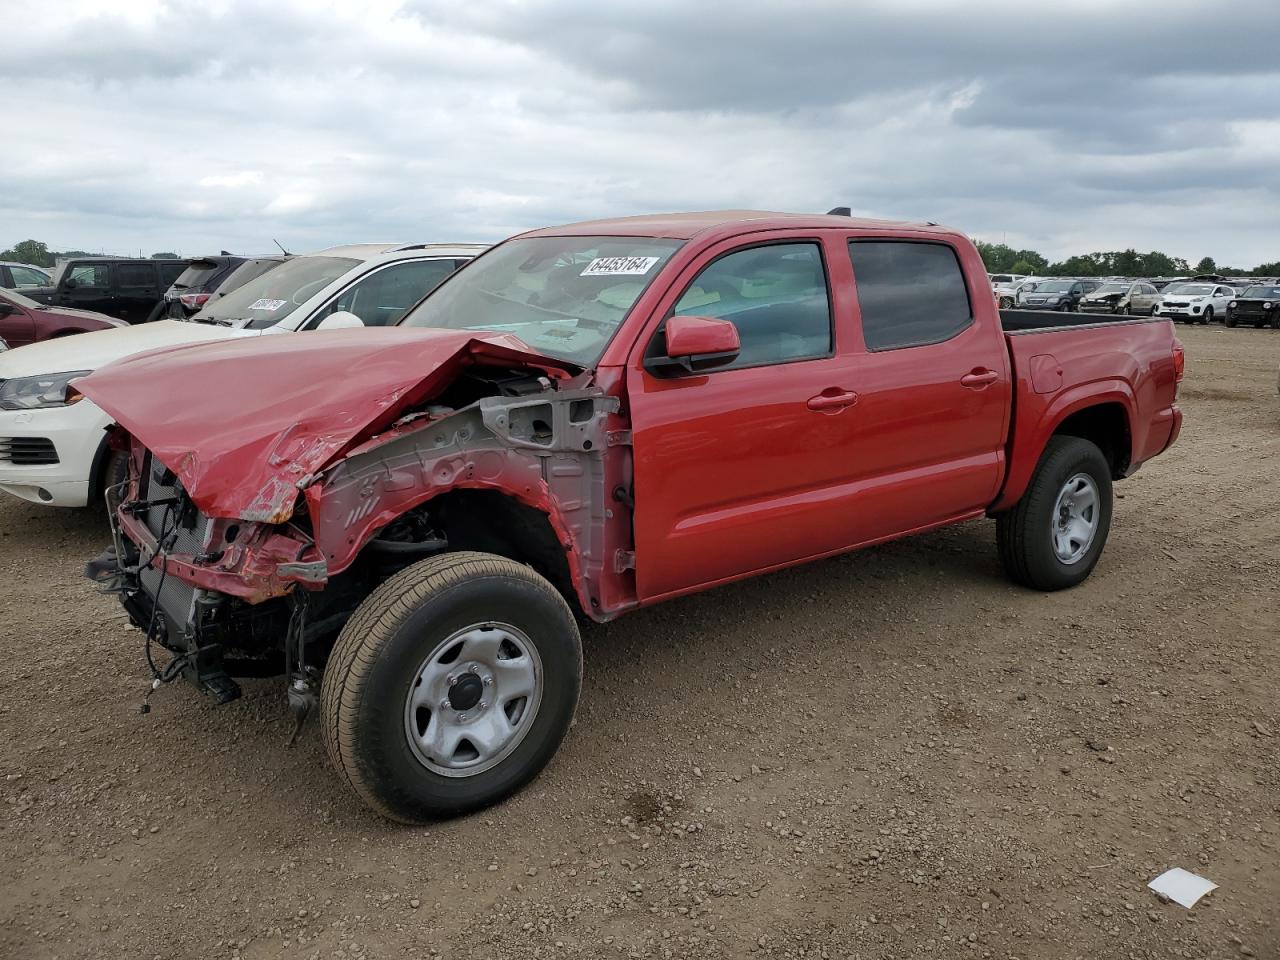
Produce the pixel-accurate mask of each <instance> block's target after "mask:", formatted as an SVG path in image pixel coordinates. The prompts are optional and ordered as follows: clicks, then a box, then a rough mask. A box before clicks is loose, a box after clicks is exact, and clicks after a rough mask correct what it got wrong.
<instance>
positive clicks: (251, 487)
mask: <svg viewBox="0 0 1280 960" xmlns="http://www.w3.org/2000/svg"><path fill="white" fill-rule="evenodd" d="M473 363H484V364H490V365H493V364H508V365H513V366H532V367H535V368H537V369H539V370H541V371H543V372H545V373H547V374H549V375H551V376H552V377H558V378H563V377H566V376H568V375H569V373H570V371H569V370H568V369H566V367H565V366H564V365H560V364H558V363H557V362H556V361H554V360H549V359H547V358H545V357H540V356H537V355H536V354H532V353H530V352H529V349H528V347H527V346H525V344H524V343H523V342H522V341H520V340H519V339H517V338H516V337H513V336H510V335H506V334H498V333H480V332H476V331H465V330H431V329H417V328H415V329H409V328H402V327H386V328H372V329H366V330H335V331H331V332H324V333H321V332H315V333H302V334H279V335H273V336H261V337H252V338H246V339H236V340H227V341H224V342H221V343H214V344H194V345H190V346H180V347H172V348H168V349H163V350H153V351H150V352H148V353H142V354H138V355H136V356H133V357H128V358H126V359H124V360H119V361H116V362H115V363H112V364H108V365H107V366H105V367H102V368H101V369H100V370H98V371H97V372H95V373H93V374H91V375H90V376H88V377H85V378H84V379H82V380H77V381H76V383H75V386H76V388H77V389H78V390H80V391H81V392H82V393H83V394H84V395H85V396H86V397H88V398H89V399H90V400H92V401H93V402H94V403H96V404H97V405H98V406H99V407H101V408H102V409H103V410H105V411H106V412H107V413H109V414H110V415H111V416H112V417H113V418H115V420H116V422H117V423H119V424H120V425H121V426H123V427H124V428H125V429H126V430H128V431H129V432H130V433H131V434H133V435H134V436H135V437H137V438H138V439H139V440H140V441H141V442H142V443H143V444H144V445H145V446H146V447H147V449H148V450H150V451H151V452H152V454H153V455H154V456H156V457H157V458H158V459H159V460H160V461H161V462H162V463H163V464H164V465H165V466H167V467H168V468H169V469H171V470H172V471H173V472H174V473H175V474H177V475H178V477H179V478H180V479H181V481H182V485H183V488H184V489H185V490H186V491H187V493H188V494H190V496H191V498H192V500H194V501H195V504H196V506H197V507H199V508H200V510H201V511H202V512H203V513H205V514H206V515H208V516H212V517H226V518H229V519H241V520H249V521H261V522H267V523H280V522H283V521H284V520H285V519H287V518H288V517H289V516H290V515H291V514H292V512H293V508H294V504H295V501H296V499H297V496H298V483H299V481H301V480H303V479H304V478H306V477H308V476H310V475H311V474H314V473H316V472H317V471H319V470H321V469H323V468H324V467H325V466H327V465H328V464H329V463H331V462H333V460H334V459H335V458H337V457H338V455H339V454H341V453H342V452H343V451H344V450H346V449H349V448H350V447H352V446H353V445H355V444H356V443H358V442H361V441H363V440H366V439H368V438H369V437H371V436H373V435H375V434H377V433H380V432H381V431H383V430H385V429H386V428H387V427H389V426H390V425H391V424H392V423H394V422H395V421H396V420H397V419H398V418H399V417H400V416H401V415H402V414H403V413H404V411H406V410H408V409H409V408H411V407H414V406H416V405H418V404H421V403H423V402H424V401H425V400H428V399H430V397H431V396H432V395H433V394H436V393H438V392H439V391H440V390H442V389H443V388H444V387H446V386H448V384H449V383H450V382H451V381H452V380H453V379H454V377H456V376H457V374H458V372H459V370H460V369H461V368H462V367H464V366H466V365H468V364H473Z"/></svg>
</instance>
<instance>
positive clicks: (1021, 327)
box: [1000, 310, 1153, 333]
mask: <svg viewBox="0 0 1280 960" xmlns="http://www.w3.org/2000/svg"><path fill="white" fill-rule="evenodd" d="M1151 319H1153V318H1151V317H1127V316H1122V315H1120V314H1105V313H1103V314H1098V313H1066V312H1064V311H1061V310H1001V311H1000V326H1001V327H1003V328H1004V332H1005V333H1026V332H1029V331H1036V330H1062V329H1064V328H1068V327H1110V326H1115V325H1116V324H1119V323H1124V324H1132V323H1141V322H1143V321H1144V320H1146V321H1149V320H1151Z"/></svg>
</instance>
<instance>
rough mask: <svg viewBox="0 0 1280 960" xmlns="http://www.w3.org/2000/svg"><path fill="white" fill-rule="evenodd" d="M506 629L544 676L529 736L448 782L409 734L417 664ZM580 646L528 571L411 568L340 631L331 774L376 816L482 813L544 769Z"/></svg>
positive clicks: (452, 560)
mask: <svg viewBox="0 0 1280 960" xmlns="http://www.w3.org/2000/svg"><path fill="white" fill-rule="evenodd" d="M489 620H504V621H508V622H510V623H511V624H512V626H515V627H518V628H519V629H520V630H521V631H522V632H523V633H524V634H525V635H526V636H527V638H528V639H529V641H530V642H531V643H532V644H533V645H534V646H535V647H536V649H537V653H538V657H539V659H540V660H541V664H542V668H543V686H542V694H541V699H540V702H539V704H538V707H537V713H536V715H535V718H534V720H533V722H532V725H531V726H530V727H529V729H528V732H527V734H526V735H525V736H524V738H523V739H522V740H520V741H519V743H518V745H517V746H516V747H515V748H514V750H513V751H512V752H511V753H510V755H508V756H507V757H506V758H505V759H503V760H501V761H500V762H499V763H498V764H497V765H496V766H494V767H492V768H490V769H486V770H484V771H483V772H480V773H476V774H474V775H472V776H461V777H450V776H444V775H442V774H440V773H437V772H434V771H432V770H430V769H428V767H427V766H425V765H424V764H423V763H422V762H421V761H420V760H419V759H418V758H417V756H416V755H415V754H414V752H413V750H412V748H411V747H410V744H409V739H408V736H407V734H406V732H405V719H404V718H405V703H406V698H407V696H408V694H409V690H410V688H411V686H412V684H413V682H414V680H415V671H416V668H417V667H418V666H419V664H420V663H421V662H422V661H423V658H425V657H427V656H428V654H429V653H430V651H431V650H432V649H433V648H434V647H435V646H437V645H438V644H439V643H441V642H442V641H444V640H445V639H447V638H448V637H449V635H450V634H451V633H453V632H455V631H456V630H458V629H460V628H462V627H465V626H467V625H469V624H472V623H479V622H484V621H489ZM581 688H582V641H581V638H580V637H579V634H578V627H577V623H576V622H575V620H574V617H573V613H572V612H571V611H570V609H569V605H568V604H567V603H565V601H564V598H563V597H562V596H561V595H560V594H559V593H558V592H557V591H556V589H555V588H554V587H553V586H552V585H551V584H550V583H549V582H547V580H545V579H544V578H543V577H541V576H539V575H538V574H537V573H535V572H534V571H533V570H532V569H530V568H529V567H526V566H524V565H523V564H519V563H516V562H515V561H512V560H508V559H506V558H504V557H498V556H494V555H493V554H486V553H469V552H467V553H464V552H459V553H448V554H444V555H441V556H438V557H432V558H430V559H427V560H423V561H420V562H419V563H415V564H414V565H413V566H411V567H407V568H406V569H404V570H402V571H400V573H398V574H396V575H395V576H393V577H391V578H390V579H389V580H387V581H386V582H385V583H383V584H382V585H381V586H380V587H378V589H376V590H375V591H374V592H373V593H372V594H370V595H369V597H368V598H367V599H366V600H365V601H364V602H363V603H362V604H360V606H359V607H358V608H357V609H356V612H355V614H354V615H353V616H352V617H351V619H350V620H349V621H348V622H347V625H346V626H345V627H344V628H343V630H342V633H341V635H340V636H339V637H338V641H337V643H336V644H335V645H334V648H333V652H332V654H331V655H330V657H329V662H328V665H327V667H326V669H325V673H324V680H323V684H322V687H321V694H320V714H321V722H322V725H323V737H324V744H325V749H326V750H327V751H328V754H329V759H330V761H331V762H332V764H333V767H334V769H335V770H336V771H337V772H338V774H339V775H340V776H341V777H343V778H344V779H345V780H346V782H347V784H348V785H349V786H350V787H351V789H352V790H354V791H355V793H356V794H357V795H358V796H359V797H360V798H361V799H362V800H364V801H365V802H366V803H367V804H368V805H369V806H371V807H372V808H373V809H374V810H376V811H377V812H378V813H380V814H382V815H383V816H385V817H388V818H390V819H392V820H398V821H400V822H401V823H409V824H420V823H424V822H427V821H431V820H437V819H440V818H444V817H450V816H456V815H459V814H464V813H469V812H471V811H473V810H478V809H480V808H482V807H486V806H488V805H490V804H492V803H495V802H497V801H498V800H500V799H502V798H503V797H505V796H507V795H509V794H511V793H514V792H515V791H516V790H518V789H520V788H521V787H522V786H524V785H525V784H526V783H528V782H529V781H530V780H532V779H533V778H534V777H535V776H537V775H538V773H539V772H541V770H542V769H543V767H545V766H546V765H547V763H548V762H549V761H550V760H551V757H552V756H553V755H554V754H555V752H556V749H557V748H558V747H559V746H560V742H561V741H562V740H563V739H564V736H565V734H566V733H567V732H568V730H569V726H570V724H571V723H572V722H573V714H574V710H575V709H576V708H577V704H578V694H579V692H580V691H581Z"/></svg>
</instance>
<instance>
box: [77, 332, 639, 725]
mask: <svg viewBox="0 0 1280 960" xmlns="http://www.w3.org/2000/svg"><path fill="white" fill-rule="evenodd" d="M366 335H367V334H366ZM299 339H302V338H299ZM459 355H461V356H462V362H461V363H449V364H448V365H449V375H448V376H440V375H438V373H439V371H440V370H441V369H442V368H443V367H444V366H445V365H446V364H445V362H444V361H442V362H440V363H438V364H436V365H433V368H432V371H431V372H429V373H428V374H427V375H426V376H427V378H429V379H431V388H430V389H429V390H426V389H420V386H421V385H420V384H405V385H403V386H399V387H397V389H396V390H395V391H394V396H395V397H396V398H397V400H396V403H395V404H394V406H392V405H388V404H386V403H383V402H378V403H374V404H371V405H370V406H371V407H372V408H373V413H374V414H376V416H375V415H373V414H370V415H368V416H366V415H364V414H363V413H362V414H361V416H360V417H356V416H354V415H352V413H351V410H352V404H351V403H350V401H349V399H348V400H346V401H343V402H344V404H345V406H344V407H343V409H342V410H341V411H334V412H332V413H331V416H329V417H328V418H325V417H322V416H318V415H317V414H316V411H315V410H314V409H312V410H311V414H312V417H311V420H310V423H311V424H320V425H321V426H320V427H319V428H316V427H312V426H307V427H306V428H304V429H299V428H298V426H297V422H296V421H295V422H294V423H293V424H292V425H290V426H289V427H288V428H287V429H283V430H279V431H278V432H277V433H275V434H274V435H270V436H268V435H265V434H264V435H259V434H258V433H253V434H251V435H250V436H249V443H252V444H254V445H255V446H256V449H258V450H260V451H265V452H264V453H261V454H260V455H258V456H257V457H255V458H254V459H253V461H252V462H251V463H249V464H248V465H247V466H246V467H245V471H244V472H245V474H247V475H250V476H253V477H255V478H256V481H255V484H256V485H254V486H251V487H248V488H233V487H230V486H228V485H227V484H226V483H225V480H222V482H221V485H220V486H219V483H218V482H216V481H219V480H220V479H221V478H222V477H225V475H226V474H227V470H228V468H229V467H231V466H234V464H233V463H232V461H233V458H234V455H235V454H236V453H237V452H238V451H239V450H242V449H243V448H244V447H245V446H246V442H245V438H244V436H239V437H237V438H236V442H235V443H234V444H233V443H230V442H228V441H226V440H225V439H224V437H225V433H226V431H225V429H224V430H223V435H224V436H222V437H217V438H211V439H210V440H209V441H208V442H207V443H205V444H203V445H202V444H201V443H200V442H199V440H197V439H190V440H189V441H188V443H187V445H186V446H185V448H178V447H176V446H174V444H173V443H172V442H169V440H168V438H167V437H166V436H165V435H164V434H163V433H162V432H158V431H156V432H155V433H156V439H157V440H158V442H159V444H160V446H161V448H162V449H163V450H164V456H163V457H162V456H161V455H160V454H159V453H158V452H157V450H156V449H153V447H152V445H151V444H152V442H153V438H152V437H150V436H148V428H147V425H146V424H145V423H143V422H142V421H141V418H140V417H138V416H136V415H130V413H129V411H127V410H126V409H124V407H123V405H120V404H116V408H115V409H112V403H113V398H112V396H111V393H110V390H109V385H107V388H103V387H102V386H101V385H97V386H96V387H95V384H93V383H92V382H87V383H86V385H85V386H86V389H85V393H86V395H87V396H90V397H91V399H94V400H95V401H96V402H99V405H101V406H104V408H106V409H108V412H111V413H112V414H113V416H115V417H116V418H117V420H118V421H119V422H120V423H121V424H122V426H120V427H116V428H114V433H113V437H112V443H113V445H115V446H116V447H117V448H118V449H126V450H127V451H128V463H129V472H128V479H127V480H126V481H125V482H124V483H122V484H121V485H120V486H119V487H118V488H113V489H112V490H111V491H110V492H109V495H108V503H109V507H110V509H109V513H110V517H111V524H112V545H111V547H110V548H108V550H107V551H105V552H104V553H103V555H101V556H100V557H98V558H97V559H95V560H94V561H92V562H91V563H90V564H89V565H88V568H87V570H86V573H87V575H88V576H89V577H91V578H92V579H94V580H96V581H97V582H98V583H99V584H100V585H101V586H102V587H103V589H105V590H109V591H112V592H115V593H117V594H118V595H119V596H120V599H121V602H122V603H123V605H124V607H125V609H126V610H127V611H128V613H129V617H130V620H131V622H132V623H133V624H134V625H135V626H137V627H138V628H139V629H140V630H142V631H143V632H144V634H145V638H146V644H147V646H148V649H149V648H150V646H151V645H152V644H156V645H159V646H161V647H164V648H165V649H166V650H168V651H169V652H170V653H171V654H172V660H171V661H170V662H169V663H168V664H167V665H166V666H165V668H164V669H163V670H161V669H157V668H156V667H155V666H154V663H153V665H152V672H153V676H154V677H155V685H158V684H159V683H161V682H164V681H165V680H168V679H173V678H175V677H176V676H178V675H182V676H184V677H186V678H187V679H188V680H190V681H192V682H194V683H195V684H196V685H197V686H198V687H199V688H200V689H202V690H203V691H205V692H206V693H208V694H209V695H211V696H212V697H213V698H214V699H215V700H216V701H218V702H227V701H229V700H233V699H235V698H236V697H238V696H239V695H240V687H239V685H238V684H237V683H236V680H235V679H234V678H236V677H245V676H269V675H277V674H284V675H285V676H286V677H287V678H288V681H289V695H290V702H291V705H292V706H293V708H294V712H295V716H296V717H297V718H298V721H299V726H300V724H301V721H302V719H304V718H305V716H306V713H307V712H308V710H309V708H310V706H311V705H312V704H313V703H314V700H315V695H316V690H317V680H318V678H319V675H320V669H321V668H322V667H323V664H324V662H325V659H326V658H327V656H328V652H329V650H330V649H331V647H332V645H333V643H334V641H335V639H336V638H337V635H338V633H339V632H340V631H341V629H342V627H343V625H344V624H345V623H346V621H347V620H348V619H349V618H350V616H351V614H352V613H353V612H354V610H355V609H356V607H357V606H359V604H360V603H361V602H363V600H364V599H365V598H366V597H368V596H369V594H370V593H372V592H373V591H374V590H375V589H377V587H378V586H379V585H380V584H381V583H383V582H384V581H385V580H386V579H388V578H389V577H391V576H393V575H394V574H395V573H397V572H398V571H399V570H402V569H404V568H405V567H407V566H409V565H411V564H413V563H415V562H417V561H419V560H421V559H424V558H426V557H429V556H432V555H433V554H436V553H440V552H443V551H445V550H451V549H484V550H489V551H491V552H497V553H502V554H504V555H506V556H510V557H513V558H515V559H518V560H521V561H523V562H526V563H528V564H529V565H530V566H533V567H534V568H535V569H538V570H539V572H542V573H544V574H545V575H546V576H547V578H548V579H549V580H551V581H552V583H554V584H555V585H556V586H557V587H558V588H559V589H560V590H561V591H562V593H564V594H565V595H566V596H569V597H571V598H572V599H575V600H577V602H578V603H579V604H580V606H581V607H582V608H583V609H584V610H585V611H586V612H588V613H589V614H590V615H595V616H600V617H601V618H604V614H603V612H602V610H601V596H602V594H601V590H600V587H601V585H602V582H603V581H606V580H607V581H609V584H608V590H607V592H606V593H605V594H604V597H605V603H604V606H605V609H606V610H610V609H615V608H617V607H619V606H621V605H624V603H622V602H619V594H620V593H621V594H629V595H633V594H631V591H630V590H629V589H627V588H626V586H625V585H624V587H623V588H622V589H621V590H620V589H619V588H618V587H617V586H616V583H615V581H617V580H618V579H619V577H622V578H623V579H624V580H625V578H626V574H625V572H624V571H623V570H621V569H618V568H617V565H616V557H615V559H614V561H611V562H606V555H608V556H611V557H613V556H614V555H615V554H617V555H629V554H627V551H626V550H624V549H615V548H616V547H618V546H621V547H629V545H630V535H629V530H630V510H629V505H628V503H627V500H628V498H627V497H625V496H624V497H617V496H614V497H613V498H612V499H611V500H610V498H607V497H606V495H605V491H606V490H615V491H616V490H618V489H622V490H624V492H625V490H629V480H627V479H626V478H625V477H620V476H619V475H617V474H618V470H619V469H622V466H621V465H622V464H624V463H625V466H626V470H627V471H628V472H629V457H626V458H617V459H616V462H614V461H610V463H609V464H608V465H607V464H606V458H605V453H606V451H607V449H608V448H609V447H610V446H611V445H617V444H618V443H622V442H625V437H627V436H628V435H627V434H625V431H619V430H617V429H616V428H617V426H618V421H617V414H618V408H619V401H618V400H617V398H616V397H612V396H609V395H607V394H606V391H605V390H603V389H602V388H601V387H600V386H598V385H595V384H593V383H591V382H590V377H589V375H577V374H576V372H575V371H571V370H559V371H549V370H548V369H547V368H546V367H545V366H544V365H542V364H538V365H536V366H534V365H525V364H519V365H517V364H516V363H513V361H515V360H522V359H524V358H522V357H519V356H518V355H517V354H515V352H514V351H512V350H511V348H510V347H509V346H506V345H504V344H497V345H495V344H484V343H481V344H480V345H479V349H477V348H476V345H475V343H474V342H473V343H468V344H467V345H465V346H463V347H462V348H460V350H459V352H458V353H455V354H454V355H452V357H451V359H452V360H456V359H457V358H458V356H459ZM530 366H533V369H530ZM419 376H422V374H421V372H420V373H419ZM313 406H314V405H313ZM256 422H257V421H255V423H256ZM335 422H336V423H341V424H342V425H343V428H344V429H343V431H341V432H340V431H338V430H336V429H335V428H334V423H335ZM223 425H224V426H225V417H224V421H223ZM219 442H221V443H223V444H224V445H225V446H224V447H220V446H219ZM318 446H323V447H324V448H325V450H326V451H327V453H326V455H325V457H326V458H325V459H323V460H320V459H318V458H317V456H315V455H314V451H315V450H316V449H317V447H318ZM166 461H167V462H166ZM193 465H195V466H193ZM197 466H198V469H196V467H197ZM175 467H176V468H177V469H175ZM219 471H222V473H221V474H220V473H219ZM211 478H212V479H211ZM619 480H621V481H622V482H621V483H619ZM188 487H191V489H188ZM211 490H213V491H214V493H213V494H211V492H210V491H211ZM214 494H216V495H214ZM607 501H608V502H607ZM611 530H616V531H618V533H617V534H612V533H611V532H610V531H611ZM623 531H625V533H623ZM620 537H622V538H624V539H620ZM624 600H625V598H624Z"/></svg>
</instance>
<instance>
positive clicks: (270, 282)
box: [191, 257, 360, 330]
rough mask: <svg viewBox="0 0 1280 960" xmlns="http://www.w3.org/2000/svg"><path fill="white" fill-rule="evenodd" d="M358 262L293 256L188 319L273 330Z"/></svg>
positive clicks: (213, 301) (335, 258) (211, 302)
mask: <svg viewBox="0 0 1280 960" xmlns="http://www.w3.org/2000/svg"><path fill="white" fill-rule="evenodd" d="M359 262H360V261H358V260H352V259H351V258H349V257H294V258H293V259H292V260H290V261H288V262H287V263H282V264H280V266H278V267H276V268H275V269H273V270H271V271H269V272H268V273H264V274H263V275H262V276H260V277H258V278H256V279H254V280H250V281H249V282H248V283H246V284H245V285H244V286H242V287H240V288H238V289H236V290H232V291H231V292H230V293H228V294H227V295H226V296H225V297H219V298H217V299H216V300H210V301H209V302H208V303H207V304H205V307H204V309H203V310H201V311H200V312H199V313H197V314H196V315H195V316H193V317H192V318H191V319H192V320H195V321H197V322H202V323H222V324H228V325H230V326H243V327H248V328H249V329H251V330H265V329H266V328H267V327H274V326H275V325H276V324H277V323H279V322H280V321H281V320H283V319H284V318H285V317H287V316H289V315H290V314H291V313H293V312H294V311H295V310H297V309H298V308H299V307H300V306H302V305H303V304H304V303H306V302H307V300H308V298H310V297H312V296H314V295H315V294H317V293H319V292H320V291H321V290H323V289H324V288H325V287H326V286H328V285H329V284H330V283H332V282H333V281H334V280H336V279H338V277H340V276H342V275H343V274H344V273H346V272H347V271H348V270H350V269H351V268H352V267H354V266H355V265H356V264H358V263H359Z"/></svg>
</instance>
